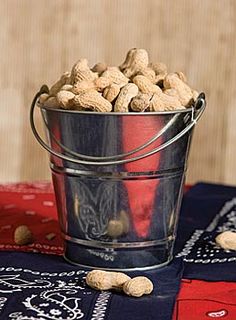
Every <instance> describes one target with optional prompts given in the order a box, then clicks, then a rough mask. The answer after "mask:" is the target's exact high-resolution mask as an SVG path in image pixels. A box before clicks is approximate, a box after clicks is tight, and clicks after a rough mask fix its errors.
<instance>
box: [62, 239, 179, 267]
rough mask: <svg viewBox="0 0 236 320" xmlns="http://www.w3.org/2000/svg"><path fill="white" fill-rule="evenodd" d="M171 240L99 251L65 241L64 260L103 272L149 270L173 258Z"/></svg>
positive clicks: (98, 249) (163, 264)
mask: <svg viewBox="0 0 236 320" xmlns="http://www.w3.org/2000/svg"><path fill="white" fill-rule="evenodd" d="M172 247H173V240H171V241H167V242H166V243H164V244H163V243H162V244H160V245H156V246H153V247H148V248H145V249H144V248H135V249H131V248H129V249H128V248H125V249H118V250H117V249H105V248H104V249H101V248H92V247H86V246H83V245H78V244H77V243H76V244H75V243H73V242H70V241H65V250H64V259H65V260H66V261H67V262H69V263H71V264H74V265H78V266H81V267H84V268H90V269H103V270H114V271H115V270H123V271H135V270H140V271H141V270H142V271H145V270H151V269H156V268H161V267H163V266H165V265H167V264H168V263H169V262H170V261H171V260H172V258H173V256H172V250H171V248H172Z"/></svg>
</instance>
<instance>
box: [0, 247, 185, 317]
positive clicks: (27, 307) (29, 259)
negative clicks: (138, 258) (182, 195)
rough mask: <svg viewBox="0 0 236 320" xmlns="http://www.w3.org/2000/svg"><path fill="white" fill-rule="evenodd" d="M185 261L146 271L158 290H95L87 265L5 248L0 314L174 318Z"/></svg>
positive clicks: (0, 255)
mask: <svg viewBox="0 0 236 320" xmlns="http://www.w3.org/2000/svg"><path fill="white" fill-rule="evenodd" d="M182 270H183V264H182V260H181V259H175V260H174V262H173V263H171V264H170V265H169V266H167V267H164V268H161V269H157V270H152V271H149V272H145V273H143V272H142V273H141V272H136V273H129V275H131V276H136V275H146V276H147V277H148V278H149V279H151V280H152V281H153V283H154V292H153V293H152V294H151V295H148V296H144V297H141V298H133V297H128V296H125V295H124V294H122V293H117V292H110V291H103V292H99V291H95V290H93V289H91V288H89V287H88V286H87V285H86V283H85V277H86V274H87V272H88V271H87V270H85V269H81V268H80V267H77V266H72V265H69V264H68V263H66V262H65V261H64V260H63V258H62V257H61V256H56V255H43V254H39V253H21V252H0V318H1V319H10V320H48V319H50V320H74V319H86V320H103V319H104V320H105V319H106V320H108V319H109V320H139V319H140V320H148V319H158V320H171V316H172V311H173V307H174V303H175V298H176V294H177V293H178V291H179V284H180V280H181V277H182Z"/></svg>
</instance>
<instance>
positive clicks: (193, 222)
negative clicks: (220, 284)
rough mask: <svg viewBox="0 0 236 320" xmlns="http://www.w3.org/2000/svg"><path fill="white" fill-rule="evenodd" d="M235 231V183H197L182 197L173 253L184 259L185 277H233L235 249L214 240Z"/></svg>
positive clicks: (218, 278)
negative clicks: (217, 243)
mask: <svg viewBox="0 0 236 320" xmlns="http://www.w3.org/2000/svg"><path fill="white" fill-rule="evenodd" d="M227 230H231V231H236V187H229V186H223V185H216V184H207V183H198V184H196V185H195V186H194V187H193V188H191V189H190V191H189V192H187V193H186V195H185V196H184V199H183V203H182V208H181V213H180V218H179V226H178V233H177V241H176V243H175V253H176V254H177V257H183V259H184V275H183V276H184V278H188V279H201V280H208V281H236V252H235V251H230V250H223V249H221V248H219V246H217V245H216V243H215V237H216V236H217V235H218V234H220V233H221V232H224V231H227Z"/></svg>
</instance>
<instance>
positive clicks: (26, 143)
mask: <svg viewBox="0 0 236 320" xmlns="http://www.w3.org/2000/svg"><path fill="white" fill-rule="evenodd" d="M0 22H1V25H0V44H1V48H0V57H1V60H0V104H1V105H0V152H1V153H0V163H1V166H0V182H5V181H22V180H34V179H47V178H49V177H50V175H49V169H48V159H47V155H46V152H45V151H44V150H42V149H41V147H40V146H39V145H38V144H37V143H36V141H35V139H34V138H33V136H32V134H31V131H30V128H29V120H28V113H29V105H30V102H31V99H32V97H33V95H34V94H35V92H36V91H37V90H38V89H39V87H40V85H41V84H43V83H45V82H46V83H48V84H49V85H50V84H52V82H53V81H54V80H55V79H56V78H57V77H58V76H59V75H60V74H61V73H62V72H63V71H66V70H67V69H70V67H71V65H72V64H73V63H74V62H75V61H76V60H77V59H79V58H81V57H87V58H88V59H89V61H90V63H91V65H93V64H94V63H95V62H97V61H107V62H108V63H109V64H112V65H115V64H119V63H120V62H121V61H122V60H123V58H124V55H125V52H126V51H127V50H128V49H129V48H132V47H143V48H146V49H147V50H148V51H149V53H150V56H151V59H152V60H153V61H164V62H166V63H167V64H168V66H169V69H170V70H171V71H176V70H182V71H184V72H185V73H186V74H187V75H188V78H189V82H190V83H191V84H192V86H193V87H195V88H197V89H198V90H200V91H201V90H202V91H204V92H205V93H206V95H207V100H208V108H207V111H206V113H205V115H204V116H203V118H202V119H201V121H200V123H199V124H198V126H197V128H196V130H195V137H194V139H193V147H192V150H191V156H190V161H189V173H188V182H191V183H192V182H195V181H198V180H208V181H215V182H223V183H230V184H235V183H236V163H235V156H236V1H235V0H165V1H163V0H40V1H37V0H1V1H0ZM39 120H40V119H39V117H38V122H40V121H39Z"/></svg>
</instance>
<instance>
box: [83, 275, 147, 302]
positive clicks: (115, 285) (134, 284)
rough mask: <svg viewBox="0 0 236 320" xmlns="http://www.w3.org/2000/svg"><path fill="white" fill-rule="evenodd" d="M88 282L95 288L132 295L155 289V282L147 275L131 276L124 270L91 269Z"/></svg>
mask: <svg viewBox="0 0 236 320" xmlns="http://www.w3.org/2000/svg"><path fill="white" fill-rule="evenodd" d="M86 283H87V285H88V286H90V287H91V288H93V289H95V290H116V291H120V292H121V291H123V292H124V293H125V294H126V295H128V296H132V297H141V296H143V295H146V294H150V293H151V292H152V291H153V284H152V282H151V280H149V279H148V278H147V277H143V276H139V277H134V278H132V279H131V278H130V277H129V276H127V275H126V274H125V273H123V272H108V271H103V270H93V271H90V272H89V273H88V274H87V276H86Z"/></svg>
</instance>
